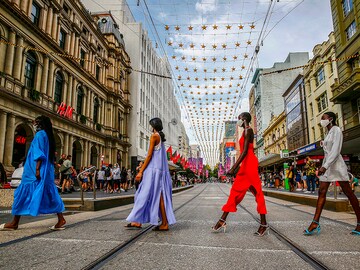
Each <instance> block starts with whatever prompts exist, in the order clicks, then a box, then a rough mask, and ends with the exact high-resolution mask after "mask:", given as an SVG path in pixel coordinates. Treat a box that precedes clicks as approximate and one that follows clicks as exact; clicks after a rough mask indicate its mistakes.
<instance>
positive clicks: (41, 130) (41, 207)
mask: <svg viewBox="0 0 360 270" xmlns="http://www.w3.org/2000/svg"><path fill="white" fill-rule="evenodd" d="M34 129H35V130H36V134H35V137H34V139H33V141H32V142H31V145H30V149H29V152H28V155H27V158H26V162H25V165H24V173H23V176H22V178H21V183H20V185H19V187H18V188H17V189H16V190H15V193H14V203H13V206H12V214H13V216H14V218H13V220H12V221H11V222H10V223H6V224H2V225H0V230H16V229H17V228H18V226H19V222H20V217H21V216H38V215H42V214H54V213H56V214H57V216H58V222H57V223H56V225H54V226H52V227H51V228H50V229H51V230H63V229H64V225H65V223H66V221H65V219H64V216H63V214H62V212H64V211H65V207H64V203H63V201H62V200H61V198H60V195H59V193H58V191H57V188H56V185H55V182H54V178H55V175H54V154H55V139H54V134H53V129H52V123H51V121H50V118H49V117H47V116H39V117H37V118H36V119H35V121H34Z"/></svg>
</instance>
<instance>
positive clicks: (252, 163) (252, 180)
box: [213, 112, 269, 236]
mask: <svg viewBox="0 0 360 270" xmlns="http://www.w3.org/2000/svg"><path fill="white" fill-rule="evenodd" d="M238 119H239V121H238V123H237V125H238V126H241V127H243V128H244V132H243V134H242V136H241V138H240V141H239V143H240V151H241V155H240V157H239V158H238V160H237V161H236V163H235V164H234V166H233V167H232V168H231V169H230V171H229V172H228V174H230V175H234V174H235V172H236V171H237V169H238V172H237V173H236V176H235V181H234V184H233V186H232V187H231V190H230V196H229V198H228V201H227V202H226V204H225V205H224V206H223V208H222V210H223V211H224V213H223V214H222V216H221V218H220V219H219V221H218V222H217V223H216V225H215V226H214V227H213V230H214V231H220V230H221V229H223V230H224V232H225V230H226V218H227V216H228V214H229V212H236V206H237V205H238V204H239V203H240V202H241V201H242V200H243V198H244V196H245V194H246V192H247V191H248V190H250V191H251V192H252V194H254V196H255V199H256V203H257V211H258V213H259V214H260V219H261V224H260V227H259V229H258V230H257V232H255V233H254V235H256V236H264V235H265V234H266V233H267V232H268V229H269V225H268V224H267V222H266V216H265V215H266V214H267V211H266V205H265V198H264V193H263V192H262V189H261V181H260V178H259V173H258V165H259V163H258V159H257V157H256V156H255V154H254V145H253V141H254V132H253V130H252V128H251V127H250V126H249V123H250V121H251V115H250V113H248V112H243V113H241V114H240V115H239V118H238ZM240 164H241V167H240V168H239V166H240Z"/></svg>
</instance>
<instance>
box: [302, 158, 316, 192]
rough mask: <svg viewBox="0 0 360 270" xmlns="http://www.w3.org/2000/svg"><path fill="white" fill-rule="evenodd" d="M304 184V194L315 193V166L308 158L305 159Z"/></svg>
mask: <svg viewBox="0 0 360 270" xmlns="http://www.w3.org/2000/svg"><path fill="white" fill-rule="evenodd" d="M305 170H306V183H307V191H306V192H305V193H310V192H311V193H315V189H316V179H315V178H316V165H315V163H314V162H313V161H312V160H311V158H310V157H306V165H305Z"/></svg>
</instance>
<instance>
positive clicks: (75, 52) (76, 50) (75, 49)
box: [74, 35, 80, 58]
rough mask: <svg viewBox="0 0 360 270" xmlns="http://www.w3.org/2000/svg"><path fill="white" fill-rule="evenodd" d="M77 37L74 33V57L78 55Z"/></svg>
mask: <svg viewBox="0 0 360 270" xmlns="http://www.w3.org/2000/svg"><path fill="white" fill-rule="evenodd" d="M79 50H80V48H79V37H78V36H77V35H75V48H74V57H75V58H78V57H79Z"/></svg>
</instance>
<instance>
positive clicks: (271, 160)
mask: <svg viewBox="0 0 360 270" xmlns="http://www.w3.org/2000/svg"><path fill="white" fill-rule="evenodd" d="M281 160H282V158H281V157H280V154H269V155H266V156H265V157H263V158H260V159H259V166H260V167H265V166H270V165H274V164H276V163H278V162H279V161H281Z"/></svg>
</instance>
